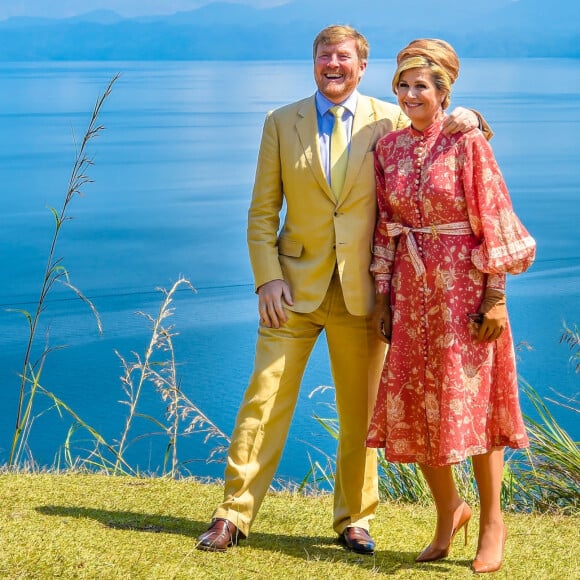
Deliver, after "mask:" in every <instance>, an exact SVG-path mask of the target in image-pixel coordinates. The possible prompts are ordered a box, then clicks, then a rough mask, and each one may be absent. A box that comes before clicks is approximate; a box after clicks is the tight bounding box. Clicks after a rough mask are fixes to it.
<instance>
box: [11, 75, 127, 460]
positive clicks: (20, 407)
mask: <svg viewBox="0 0 580 580" xmlns="http://www.w3.org/2000/svg"><path fill="white" fill-rule="evenodd" d="M118 78H119V75H115V76H114V77H113V78H112V79H111V81H110V82H109V84H108V85H107V88H106V89H105V91H104V92H103V94H102V95H101V96H100V97H98V98H97V101H96V103H95V106H94V108H93V112H92V115H91V118H90V121H89V124H88V127H87V129H86V131H85V133H84V136H83V138H82V140H81V143H80V146H78V148H77V151H76V155H75V159H74V163H73V167H72V171H71V174H70V178H69V182H68V187H67V189H66V193H65V196H64V201H63V204H62V207H61V208H60V210H57V209H56V208H54V207H51V208H50V211H51V213H52V215H53V218H54V233H53V236H52V240H51V242H50V248H49V252H48V257H47V261H46V267H45V270H44V275H43V278H42V282H41V285H40V293H39V296H38V299H37V301H36V303H35V305H36V308H35V310H34V311H33V312H29V311H27V310H23V309H12V310H13V311H15V312H19V313H21V314H22V315H23V316H24V317H25V319H26V322H27V325H28V338H27V343H26V349H25V352H24V359H23V362H22V371H21V373H20V389H19V393H18V404H17V409H16V421H15V427H14V436H13V438H12V444H11V446H10V454H9V458H8V465H9V466H17V465H19V464H20V462H21V460H22V458H23V455H24V452H25V451H26V450H27V442H28V436H29V434H30V429H31V427H32V422H33V418H34V411H33V409H34V401H35V398H36V395H37V394H38V393H42V394H45V395H48V396H51V393H50V391H46V390H45V389H44V388H42V386H41V384H40V381H41V377H42V371H43V368H44V364H45V362H46V357H47V356H48V354H49V353H50V352H51V350H54V348H53V347H51V346H50V344H49V343H48V333H47V338H46V342H45V345H44V346H43V347H41V351H40V354H39V355H38V357H37V358H35V356H36V355H35V349H36V345H37V342H38V332H39V325H40V320H41V317H42V314H43V312H44V310H45V308H46V306H47V300H48V296H49V294H50V292H51V291H52V289H53V287H54V286H55V284H57V283H58V284H62V285H64V286H66V287H67V288H70V289H71V290H72V291H73V292H74V293H75V294H76V295H77V296H78V297H79V298H80V299H81V300H83V301H84V302H85V303H86V304H87V305H88V306H89V308H90V309H91V310H92V312H93V314H94V315H95V318H96V322H97V326H98V328H99V331H101V330H102V326H101V321H100V318H99V315H98V312H97V311H96V309H95V307H94V305H93V303H92V302H91V301H90V300H89V299H88V298H87V297H86V296H84V294H83V293H82V292H81V291H80V290H79V289H78V288H76V287H75V286H73V284H72V283H71V280H70V276H69V272H68V270H67V269H66V267H65V266H64V265H63V260H62V258H61V257H59V256H58V255H57V247H58V241H59V238H60V235H61V233H62V230H63V227H64V225H65V224H66V222H67V221H69V220H70V219H71V216H70V208H71V204H72V201H73V199H75V198H76V197H79V196H82V195H83V189H84V186H85V185H87V184H88V183H91V181H92V180H91V178H90V177H89V175H88V170H89V168H90V167H91V166H92V165H93V160H92V158H91V157H89V154H88V151H87V148H88V145H89V143H90V141H92V140H93V139H95V138H96V137H97V136H98V135H99V133H101V131H102V130H103V129H104V127H103V126H102V125H100V124H98V118H99V113H100V111H101V108H102V106H103V104H104V103H105V101H106V99H107V97H108V96H109V95H110V94H111V91H112V89H113V85H114V83H115V82H116V81H117V79H118Z"/></svg>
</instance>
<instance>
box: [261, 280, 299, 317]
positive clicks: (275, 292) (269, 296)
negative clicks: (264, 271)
mask: <svg viewBox="0 0 580 580" xmlns="http://www.w3.org/2000/svg"><path fill="white" fill-rule="evenodd" d="M284 303H286V304H288V305H290V306H292V305H293V304H294V302H293V301H292V294H291V292H290V286H288V284H287V283H286V282H284V280H271V281H270V282H266V283H265V284H262V286H260V287H259V288H258V312H259V314H260V322H261V323H262V324H263V325H264V326H267V327H268V328H272V327H274V328H280V325H281V324H282V323H284V322H286V321H287V320H288V317H287V316H286V312H285V311H284Z"/></svg>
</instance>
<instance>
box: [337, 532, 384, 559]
mask: <svg viewBox="0 0 580 580" xmlns="http://www.w3.org/2000/svg"><path fill="white" fill-rule="evenodd" d="M338 539H339V542H340V543H341V544H342V545H343V546H344V547H345V548H347V549H349V550H352V551H353V552H356V553H357V554H366V555H367V556H372V554H374V553H375V541H374V540H373V539H372V538H371V536H370V534H369V533H368V531H367V530H365V529H364V528H357V527H356V526H349V527H348V528H346V529H345V530H344V532H342V534H340V536H339V537H338Z"/></svg>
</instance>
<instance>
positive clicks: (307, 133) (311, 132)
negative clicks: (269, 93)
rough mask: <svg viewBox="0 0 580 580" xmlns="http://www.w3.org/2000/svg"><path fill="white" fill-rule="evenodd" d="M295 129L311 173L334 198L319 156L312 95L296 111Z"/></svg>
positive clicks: (316, 120) (327, 193)
mask: <svg viewBox="0 0 580 580" xmlns="http://www.w3.org/2000/svg"><path fill="white" fill-rule="evenodd" d="M296 131H297V132H298V138H299V139H300V143H301V145H302V149H303V151H304V155H305V157H306V159H307V161H308V163H309V164H310V168H311V169H312V173H313V174H314V177H315V178H316V181H317V182H318V184H319V185H320V187H321V189H322V190H323V191H324V193H325V194H326V195H328V196H329V197H330V198H331V199H332V200H334V194H333V193H332V190H331V189H330V185H328V181H327V180H326V175H325V173H324V169H323V168H322V160H321V158H320V146H319V144H318V118H317V116H316V103H315V100H314V96H313V97H312V98H311V99H309V100H307V101H306V102H305V103H304V105H303V106H302V107H301V108H300V110H299V111H298V120H297V121H296Z"/></svg>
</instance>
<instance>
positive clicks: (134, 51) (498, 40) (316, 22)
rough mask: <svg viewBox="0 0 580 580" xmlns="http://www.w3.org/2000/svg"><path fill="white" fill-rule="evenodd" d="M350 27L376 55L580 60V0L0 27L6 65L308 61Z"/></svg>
mask: <svg viewBox="0 0 580 580" xmlns="http://www.w3.org/2000/svg"><path fill="white" fill-rule="evenodd" d="M332 23H343V24H351V25H352V26H355V27H356V28H358V29H359V30H361V31H362V32H363V33H364V34H365V36H366V37H367V38H368V39H369V42H370V44H371V47H372V56H373V57H375V58H392V57H393V56H394V55H395V54H396V52H397V51H398V50H399V49H400V48H401V47H402V46H404V45H405V44H406V43H407V42H408V41H409V40H411V39H413V38H418V37H438V38H444V39H445V40H448V41H449V42H451V44H452V45H453V46H454V47H455V48H456V49H457V51H458V53H459V54H460V56H462V57H509V58H517V57H569V58H578V57H580V2H571V1H570V2H565V1H562V0H555V1H553V2H551V3H547V2H545V0H486V1H485V2H466V1H465V0H439V1H438V2H432V1H430V0H414V1H413V2H412V3H411V4H406V3H401V2H394V1H391V0H359V1H358V2H353V1H352V0H293V1H290V2H288V3H286V4H284V5H282V6H277V7H273V8H262V9H258V8H252V7H250V6H246V5H243V4H237V3H236V4H233V3H227V2H213V3H211V4H207V5H205V6H203V7H201V8H198V9H196V10H191V11H187V12H178V13H176V14H172V15H169V16H165V15H164V16H148V17H140V18H123V17H121V16H119V15H118V14H116V13H114V12H111V11H105V10H99V11H95V12H89V13H87V14H83V15H81V16H76V17H73V18H66V19H42V18H9V19H7V20H4V21H0V47H1V48H0V60H4V61H13V60H15V61H23V60H32V61H34V60H270V59H275V60H280V59H281V60H286V59H288V60H290V59H310V58H311V56H312V49H311V47H312V40H313V38H314V36H315V35H316V33H317V32H318V31H319V30H320V29H321V28H323V27H324V26H326V25H328V24H332Z"/></svg>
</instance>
